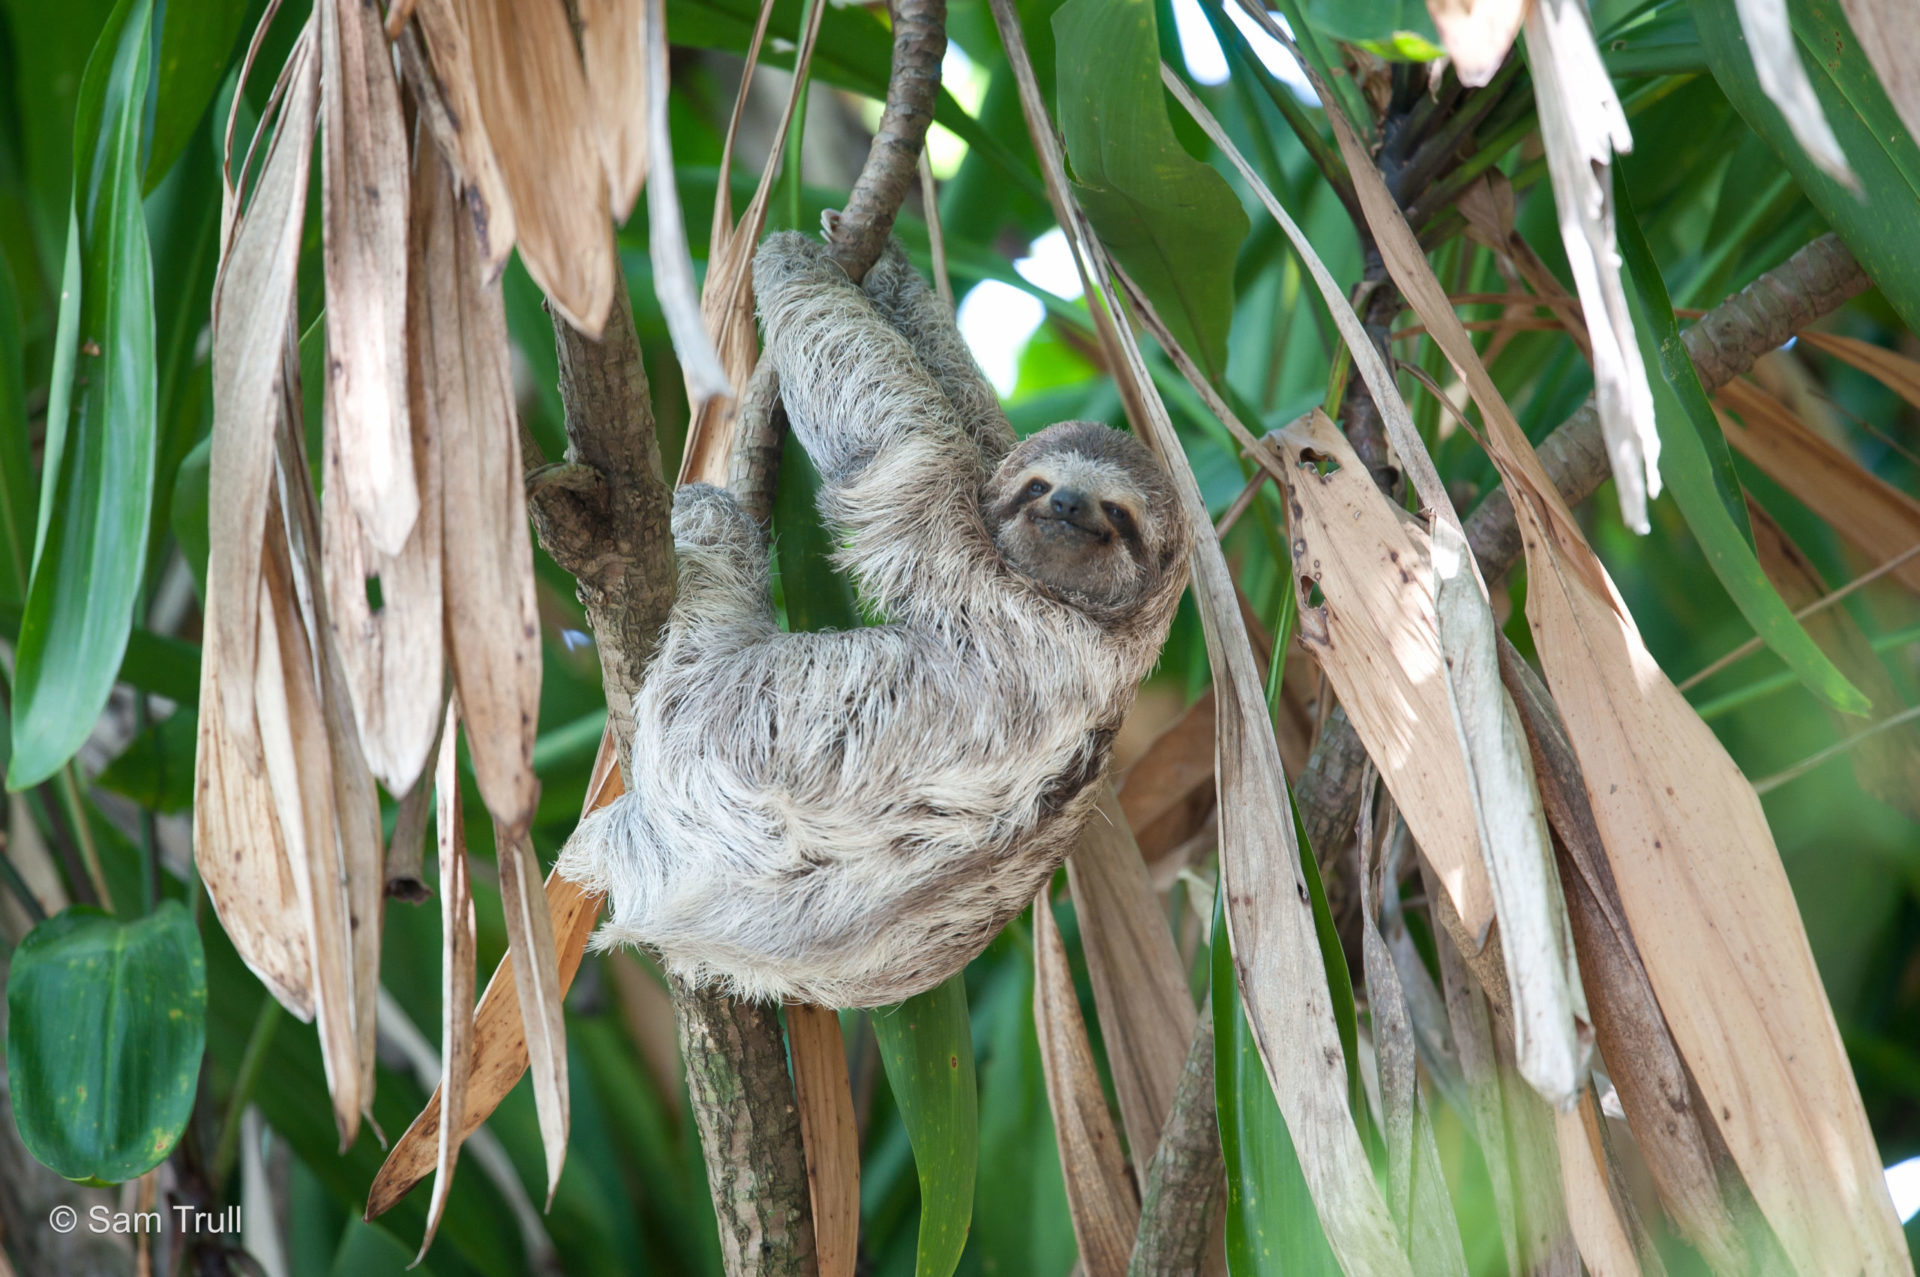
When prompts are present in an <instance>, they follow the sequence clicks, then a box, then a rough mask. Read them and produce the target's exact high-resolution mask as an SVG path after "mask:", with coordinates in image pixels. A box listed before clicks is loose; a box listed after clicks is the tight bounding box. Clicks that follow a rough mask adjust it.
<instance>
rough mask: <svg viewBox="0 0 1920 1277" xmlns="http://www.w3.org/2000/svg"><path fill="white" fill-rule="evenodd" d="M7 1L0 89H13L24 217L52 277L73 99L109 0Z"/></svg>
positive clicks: (68, 176) (69, 167)
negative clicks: (6, 50)
mask: <svg viewBox="0 0 1920 1277" xmlns="http://www.w3.org/2000/svg"><path fill="white" fill-rule="evenodd" d="M4 3H5V6H6V10H7V17H8V19H9V21H10V23H11V25H12V27H13V58H12V60H11V64H10V65H9V66H8V68H7V70H8V73H9V78H10V80H11V83H8V84H5V85H0V92H5V93H9V94H11V95H12V96H13V98H14V108H15V110H16V111H17V112H18V116H17V118H18V120H19V122H20V126H21V128H20V131H21V134H22V136H21V138H20V142H21V159H22V162H23V166H24V169H25V178H26V184H27V187H28V189H29V192H30V195H31V199H30V201H29V202H30V204H31V205H32V207H31V208H30V209H29V210H28V219H29V222H30V224H31V225H32V227H33V232H34V239H35V240H36V242H37V244H38V247H39V253H40V257H41V263H40V268H41V271H42V272H43V275H44V276H45V277H48V278H51V276H52V275H53V273H54V271H55V269H56V268H57V267H58V266H59V253H60V229H61V223H62V222H64V221H65V220H66V219H65V214H66V210H67V203H68V198H69V192H70V191H71V189H72V187H73V171H74V170H73V116H74V101H75V99H76V97H77V96H78V95H79V92H80V84H81V72H82V70H83V69H84V68H85V66H86V65H87V55H88V53H89V52H90V51H91V50H92V49H93V45H94V38H95V37H96V36H98V35H99V34H100V24H101V22H102V21H103V20H104V19H105V18H106V16H107V13H108V10H109V9H111V8H112V3H111V0H63V2H62V3H58V4H48V3H45V2H44V0H4ZM15 264H16V266H19V265H20V264H19V263H17V262H16V263H15ZM21 269H22V272H23V274H25V273H26V272H25V268H24V267H21ZM29 282H31V280H30V277H29Z"/></svg>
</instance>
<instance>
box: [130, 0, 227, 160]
mask: <svg viewBox="0 0 1920 1277" xmlns="http://www.w3.org/2000/svg"><path fill="white" fill-rule="evenodd" d="M246 16H247V0H175V2H174V3H171V4H169V5H167V6H166V13H165V17H164V18H163V19H162V20H161V23H160V62H159V64H158V65H157V66H155V67H154V71H153V78H154V84H155V87H156V92H155V94H154V104H153V138H152V141H151V143H150V144H149V148H148V152H147V171H146V189H148V190H149V191H151V190H152V189H153V188H154V187H156V186H158V185H159V184H160V179H161V178H163V177H165V176H166V175H167V170H168V169H170V168H172V167H173V162H174V160H176V159H178V158H179V156H180V152H181V151H183V150H185V149H186V145H187V142H188V140H189V139H190V138H192V137H193V132H194V128H195V126H196V125H198V124H199V123H200V119H201V117H202V116H204V115H205V114H206V113H207V103H209V102H211V101H213V95H214V91H215V90H217V89H218V88H219V87H220V81H221V80H222V79H224V78H225V76H226V74H227V63H228V62H229V61H231V60H232V54H233V42H234V40H235V39H237V38H238V37H239V35H240V24H241V23H242V22H243V21H244V20H245V19H246Z"/></svg>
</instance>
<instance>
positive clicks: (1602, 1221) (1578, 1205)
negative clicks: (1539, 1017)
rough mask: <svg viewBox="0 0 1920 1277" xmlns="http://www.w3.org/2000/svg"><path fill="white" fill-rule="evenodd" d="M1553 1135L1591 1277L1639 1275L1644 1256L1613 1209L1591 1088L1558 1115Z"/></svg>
mask: <svg viewBox="0 0 1920 1277" xmlns="http://www.w3.org/2000/svg"><path fill="white" fill-rule="evenodd" d="M1553 1137H1554V1143H1555V1145H1556V1146H1557V1147H1558V1148H1559V1152H1560V1185H1561V1190H1562V1191H1563V1192H1564V1193H1565V1194H1566V1200H1567V1226H1568V1228H1569V1229H1570V1230H1571V1231H1572V1232H1573V1239H1574V1243H1575V1244H1576V1245H1577V1246H1578V1247H1579V1248H1580V1258H1581V1260H1582V1262H1584V1263H1585V1264H1586V1268H1587V1272H1589V1273H1590V1274H1592V1277H1639V1274H1640V1257H1639V1255H1638V1254H1637V1253H1636V1252H1635V1250H1634V1245H1633V1239H1632V1238H1631V1237H1630V1236H1629V1235H1628V1233H1627V1226H1626V1224H1625V1223H1624V1222H1623V1221H1622V1220H1621V1218H1620V1213H1619V1211H1618V1210H1617V1209H1615V1207H1614V1202H1613V1196H1612V1193H1611V1191H1610V1178H1609V1176H1608V1173H1607V1154H1606V1148H1605V1146H1604V1145H1603V1144H1602V1143H1601V1138H1600V1106H1599V1105H1597V1104H1595V1103H1594V1102H1593V1090H1592V1088H1591V1087H1589V1088H1588V1089H1587V1090H1586V1091H1584V1092H1582V1094H1581V1096H1580V1103H1579V1104H1578V1105H1577V1106H1576V1107H1575V1108H1574V1109H1573V1110H1572V1111H1571V1112H1568V1113H1557V1114H1555V1115H1554V1119H1553Z"/></svg>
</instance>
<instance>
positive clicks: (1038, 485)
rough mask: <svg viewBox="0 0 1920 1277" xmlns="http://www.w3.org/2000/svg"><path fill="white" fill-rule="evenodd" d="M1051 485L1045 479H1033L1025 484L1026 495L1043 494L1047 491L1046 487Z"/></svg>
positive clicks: (1036, 495)
mask: <svg viewBox="0 0 1920 1277" xmlns="http://www.w3.org/2000/svg"><path fill="white" fill-rule="evenodd" d="M1051 486H1052V485H1051V484H1049V483H1048V482H1047V481H1046V480H1045V479H1035V480H1034V481H1033V482H1032V483H1029V484H1028V485H1027V495H1028V496H1030V497H1040V496H1045V495H1046V493H1047V489H1048V488H1049V487H1051Z"/></svg>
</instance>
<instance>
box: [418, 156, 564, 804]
mask: <svg viewBox="0 0 1920 1277" xmlns="http://www.w3.org/2000/svg"><path fill="white" fill-rule="evenodd" d="M418 184H419V185H420V186H422V187H424V188H425V189H424V190H423V191H422V192H421V194H420V198H419V205H420V207H419V208H418V209H417V210H416V212H415V214H414V219H413V231H414V235H415V238H416V246H415V260H416V261H417V262H419V263H420V266H421V271H422V273H423V274H424V275H425V276H426V280H427V286H426V290H425V291H426V297H425V312H426V314H425V320H424V322H422V323H421V324H420V325H419V326H418V328H417V329H416V330H415V340H416V342H417V343H418V345H419V348H420V349H419V356H418V369H417V375H418V378H419V382H420V396H419V400H420V407H421V411H422V415H423V416H424V417H425V419H426V429H427V431H428V433H429V434H430V436H431V437H433V438H435V439H437V440H438V442H439V453H440V458H441V485H442V486H441V489H440V491H441V518H442V527H443V531H442V534H441V543H440V544H441V555H442V564H443V572H442V576H441V581H442V589H443V591H444V593H445V598H446V639H447V651H448V655H449V657H450V659H451V664H452V667H453V683H454V688H455V690H456V691H457V693H458V695H459V697H460V712H461V714H462V715H463V716H464V717H465V719H466V723H467V740H468V747H469V751H470V754H471V757H472V759H473V771H474V777H475V779H476V780H478V782H479V784H480V794H481V797H483V798H485V799H486V802H487V810H488V811H490V812H492V813H493V817H494V819H495V820H496V821H498V822H500V823H501V824H503V825H505V826H506V827H508V828H510V829H511V828H517V827H524V826H525V825H526V823H527V822H528V821H530V820H531V819H532V817H533V804H534V797H535V794H536V793H537V786H536V783H535V780H534V775H533V739H534V734H535V730H536V728H537V726H538V722H539V713H540V624H539V622H540V618H539V612H538V608H537V604H536V600H535V597H534V581H533V538H532V534H531V533H530V532H529V530H528V526H527V499H526V491H525V488H524V486H523V484H522V479H521V459H520V445H519V440H518V436H517V433H516V431H515V427H514V407H513V404H514V400H513V378H512V374H511V371H510V369H509V366H508V363H509V354H508V347H507V320H506V312H505V310H504V308H503V304H502V302H501V299H500V286H499V284H497V283H495V284H486V283H482V282H481V275H482V270H481V259H480V246H479V243H478V242H477V241H476V240H475V238H474V234H473V229H472V225H471V223H470V222H469V220H468V219H467V218H465V217H462V216H461V215H460V211H459V208H458V206H457V205H456V204H455V203H454V198H453V188H452V185H451V182H450V180H449V177H448V174H447V170H446V167H445V165H444V163H443V162H442V161H441V160H440V158H439V155H438V152H437V151H435V150H434V149H433V148H431V147H422V148H421V152H420V174H419V181H418Z"/></svg>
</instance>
